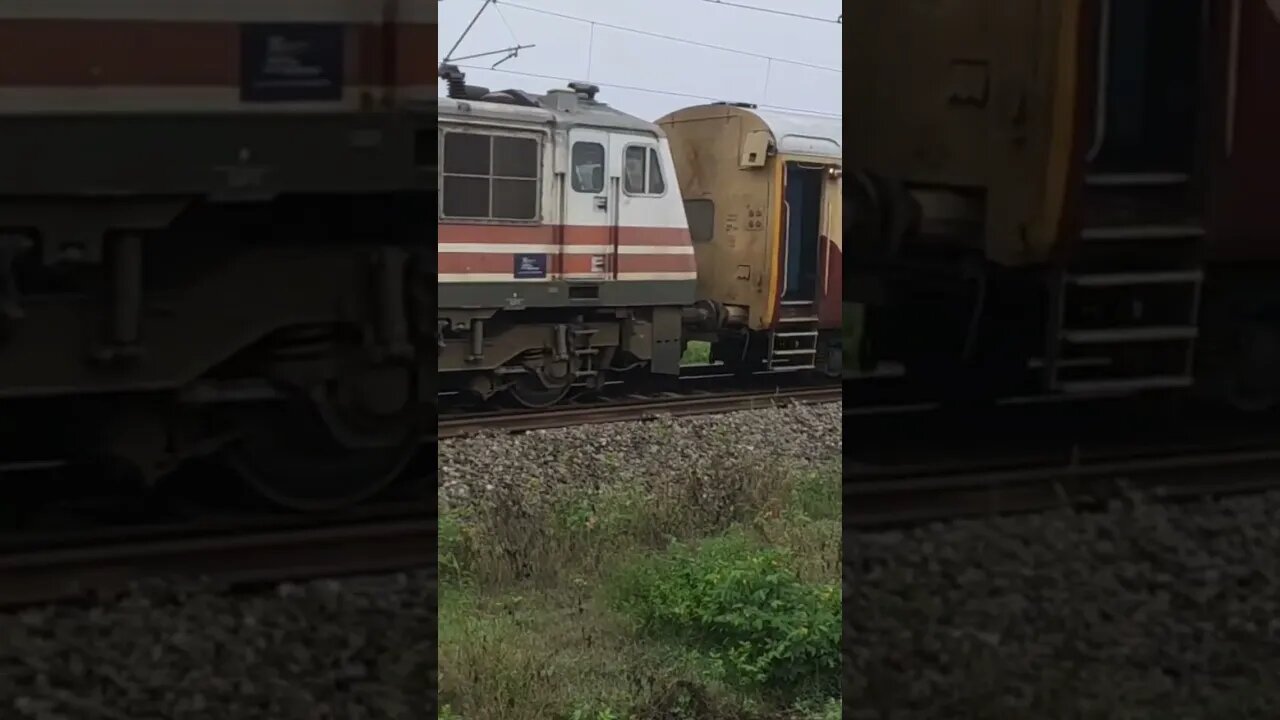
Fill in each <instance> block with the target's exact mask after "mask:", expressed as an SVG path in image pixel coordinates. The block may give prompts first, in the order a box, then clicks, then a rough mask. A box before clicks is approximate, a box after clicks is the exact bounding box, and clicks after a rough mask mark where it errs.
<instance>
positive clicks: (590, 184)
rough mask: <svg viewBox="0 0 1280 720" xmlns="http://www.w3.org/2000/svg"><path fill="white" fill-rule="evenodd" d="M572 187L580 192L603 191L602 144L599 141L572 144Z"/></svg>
mask: <svg viewBox="0 0 1280 720" xmlns="http://www.w3.org/2000/svg"><path fill="white" fill-rule="evenodd" d="M573 189H574V190H576V191H578V192H581V193H598V192H603V191H604V146H603V145H601V144H600V143H593V142H576V143H574V144H573Z"/></svg>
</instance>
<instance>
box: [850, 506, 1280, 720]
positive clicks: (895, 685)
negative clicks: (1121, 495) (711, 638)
mask: <svg viewBox="0 0 1280 720" xmlns="http://www.w3.org/2000/svg"><path fill="white" fill-rule="evenodd" d="M845 543H846V547H845V562H846V569H845V606H844V615H845V625H846V638H847V639H846V643H845V673H846V685H845V687H846V691H845V692H846V694H845V700H846V703H847V708H848V709H849V710H850V711H852V712H851V714H849V715H846V716H847V717H857V718H879V717H892V718H899V717H900V718H912V719H913V720H914V719H916V718H958V717H975V718H1033V717H1034V718H1044V719H1046V720H1048V719H1054V718H1107V719H1108V720H1125V719H1127V718H1134V719H1137V718H1142V719H1143V720H1146V719H1147V718H1150V719H1151V720H1156V719H1157V718H1158V719H1160V720H1182V719H1186V720H1209V719H1212V720H1236V719H1244V718H1259V719H1262V718H1267V719H1271V718H1278V717H1280V680H1278V679H1280V494H1270V495H1261V496H1240V497H1233V498H1228V499H1225V500H1222V501H1220V502H1212V503H1211V502H1202V503H1197V504H1189V505H1160V504H1154V503H1150V502H1144V501H1142V500H1141V499H1139V498H1130V499H1128V500H1126V501H1122V502H1116V503H1114V504H1113V505H1112V506H1111V507H1110V508H1109V509H1108V510H1107V511H1106V512H1099V513H1092V514H1076V513H1072V512H1068V511H1061V512H1054V513H1049V514H1040V515H1027V516H1018V517H1006V518H1000V519H994V520H982V521H966V522H958V523H949V524H939V525H933V526H928V527H922V528H916V529H913V530H910V531H899V532H887V533H886V532H882V533H874V534H859V535H846V539H845ZM850 640H851V641H852V642H850Z"/></svg>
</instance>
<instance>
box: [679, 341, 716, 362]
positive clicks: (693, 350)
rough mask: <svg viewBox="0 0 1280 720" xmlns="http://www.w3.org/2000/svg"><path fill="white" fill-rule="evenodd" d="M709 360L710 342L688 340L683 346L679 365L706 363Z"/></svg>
mask: <svg viewBox="0 0 1280 720" xmlns="http://www.w3.org/2000/svg"><path fill="white" fill-rule="evenodd" d="M710 362H711V343H709V342H705V341H703V340H690V341H689V342H688V343H686V344H685V346H684V355H682V356H681V357H680V364H681V365H706V364H707V363H710Z"/></svg>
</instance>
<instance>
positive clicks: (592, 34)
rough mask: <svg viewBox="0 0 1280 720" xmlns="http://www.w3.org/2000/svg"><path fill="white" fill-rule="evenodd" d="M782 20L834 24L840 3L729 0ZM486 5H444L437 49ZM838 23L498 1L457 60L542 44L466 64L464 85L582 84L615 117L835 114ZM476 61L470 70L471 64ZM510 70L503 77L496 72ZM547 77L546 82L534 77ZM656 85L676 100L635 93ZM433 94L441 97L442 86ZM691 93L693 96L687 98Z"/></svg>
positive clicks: (668, 8) (745, 13) (578, 2)
mask: <svg viewBox="0 0 1280 720" xmlns="http://www.w3.org/2000/svg"><path fill="white" fill-rule="evenodd" d="M732 1H733V2H735V3H737V4H739V5H754V6H757V7H764V8H771V9H775V10H780V11H784V12H789V13H796V14H800V15H807V16H812V17H821V18H830V19H832V20H834V19H835V18H836V17H837V16H838V15H839V14H840V12H841V9H840V6H841V1H840V0H732ZM481 3H482V0H443V2H441V3H440V4H439V9H440V50H439V53H440V54H441V56H443V54H444V53H446V52H448V51H449V48H450V47H451V46H452V45H453V43H454V42H456V41H457V39H458V36H459V35H461V34H462V31H463V30H464V29H465V28H466V26H467V23H468V22H470V21H471V18H472V17H473V16H474V15H475V13H476V10H478V9H479V8H480V5H481ZM528 8H534V9H537V10H543V11H547V12H550V13H556V14H559V15H568V16H573V17H578V18H583V19H586V20H593V21H596V22H597V23H604V24H606V25H614V26H618V27H621V28H628V29H630V30H640V31H645V32H651V33H658V34H662V35H669V36H673V37H676V38H681V39H686V40H693V41H697V42H700V43H705V44H707V45H717V46H721V47H726V48H733V49H735V50H741V51H746V52H750V53H755V54H757V55H764V56H771V57H773V58H776V59H775V60H773V61H770V60H767V59H765V58H763V57H751V56H747V55H742V54H738V53H730V52H724V51H721V50H714V49H711V48H706V47H697V46H693V45H688V44H684V43H679V42H674V41H671V40H665V39H660V38H657V37H651V36H647V35H642V34H638V33H635V32H630V31H628V30H618V29H613V28H608V27H602V26H601V25H596V26H595V27H594V29H593V27H592V26H591V25H590V24H588V23H585V22H578V21H574V20H569V19H566V18H563V17H556V16H553V15H549V14H546V12H536V11H535V10H530V9H528ZM840 31H841V26H840V25H837V24H834V23H826V22H819V21H816V20H806V19H799V18H792V17H787V16H782V15H776V14H771V13H764V12H756V11H752V10H746V9H742V8H739V7H734V6H731V5H724V4H717V3H714V2H707V1H706V0H510V2H508V1H507V0H499V1H498V2H497V3H496V4H494V5H491V6H490V7H488V8H487V9H486V10H485V11H484V14H483V15H482V16H481V17H480V20H479V21H478V22H477V23H476V25H475V27H474V28H472V30H471V32H470V34H469V35H467V37H466V39H465V40H463V42H462V44H461V45H460V46H459V47H458V49H457V50H456V51H454V57H455V58H456V57H463V56H466V55H471V54H474V53H482V52H489V51H493V50H501V49H503V48H506V47H510V46H513V45H516V44H520V45H537V47H534V48H530V49H527V50H522V51H521V52H520V55H519V56H518V57H515V58H511V59H510V60H507V61H506V62H504V63H502V64H501V65H499V66H498V71H490V70H488V69H475V68H476V67H480V68H488V67H489V66H491V65H493V63H494V62H496V61H498V60H499V59H501V58H502V55H501V54H498V55H492V56H488V57H483V58H475V59H471V60H462V61H459V63H458V64H460V65H463V66H464V67H463V69H464V70H465V71H466V73H467V81H468V82H470V83H474V84H477V85H483V86H485V87H489V88H492V89H495V90H497V89H503V88H511V87H514V88H520V89H523V90H530V91H534V92H545V91H546V90H548V89H550V88H552V87H564V84H565V80H562V79H561V78H569V79H573V80H589V81H591V82H593V83H595V84H597V85H599V86H600V87H601V90H600V99H601V100H603V101H605V102H607V103H609V104H611V105H613V106H614V107H616V108H618V109H619V110H623V111H625V112H629V113H631V114H634V115H638V116H640V117H643V118H645V119H647V120H656V119H657V118H659V117H661V116H662V115H664V114H666V113H667V112H670V111H672V110H676V109H678V108H681V107H686V106H688V105H698V104H701V103H704V102H708V101H712V100H729V101H741V102H752V103H756V104H758V105H761V106H774V107H781V108H785V109H789V110H804V111H812V112H819V113H825V114H830V115H839V114H840V105H841V103H840V90H841V85H842V79H841V76H840V74H839V73H838V72H833V71H831V70H823V69H818V68H814V67H805V66H801V65H794V64H789V63H786V62H783V61H784V60H791V61H799V62H802V63H808V64H811V65H817V66H824V67H827V68H837V69H838V68H840V67H842V65H841V45H840ZM468 66H471V67H468ZM504 70H505V71H509V72H501V71H504ZM538 76H546V77H538ZM617 85H621V86H627V87H629V88H645V89H649V90H660V91H665V92H668V93H677V94H683V95H684V96H681V95H664V94H661V93H657V92H642V91H640V90H637V89H625V88H620V87H614V86H617ZM440 93H441V94H444V88H443V83H442V84H441V89H440ZM688 96H696V97H688Z"/></svg>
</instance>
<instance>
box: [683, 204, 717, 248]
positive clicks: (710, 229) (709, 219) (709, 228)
mask: <svg viewBox="0 0 1280 720" xmlns="http://www.w3.org/2000/svg"><path fill="white" fill-rule="evenodd" d="M684 216H685V220H687V221H688V223H689V236H690V237H692V238H693V241H694V242H696V243H705V242H711V238H712V237H714V236H715V232H716V204H715V203H714V202H712V201H711V200H685V201H684Z"/></svg>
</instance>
